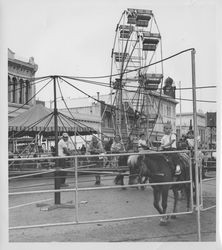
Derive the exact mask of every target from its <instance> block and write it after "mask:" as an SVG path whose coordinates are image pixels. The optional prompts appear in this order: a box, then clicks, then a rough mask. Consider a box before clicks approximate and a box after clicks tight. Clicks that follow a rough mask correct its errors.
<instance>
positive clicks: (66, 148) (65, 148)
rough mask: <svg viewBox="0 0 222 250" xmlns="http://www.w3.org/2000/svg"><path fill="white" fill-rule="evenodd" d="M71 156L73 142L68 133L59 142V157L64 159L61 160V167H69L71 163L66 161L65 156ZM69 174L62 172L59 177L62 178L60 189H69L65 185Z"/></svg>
mask: <svg viewBox="0 0 222 250" xmlns="http://www.w3.org/2000/svg"><path fill="white" fill-rule="evenodd" d="M69 155H71V142H70V139H69V135H68V134H67V133H63V134H62V138H61V139H60V140H59V143H58V156H60V157H63V158H61V159H59V167H60V168H63V169H64V168H66V167H68V166H69V162H68V160H67V159H65V158H64V157H65V156H69ZM66 175H67V173H66V172H65V171H60V172H59V176H61V178H60V187H67V186H69V185H68V184H66V183H65V181H66Z"/></svg>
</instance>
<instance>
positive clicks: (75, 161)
mask: <svg viewBox="0 0 222 250" xmlns="http://www.w3.org/2000/svg"><path fill="white" fill-rule="evenodd" d="M175 152H179V153H188V154H189V151H184V150H182V151H167V152H162V151H161V152H146V153H145V152H142V153H141V152H139V153H124V154H107V155H105V156H103V157H118V156H129V155H141V154H142V155H147V154H160V153H161V154H164V153H166V154H171V153H175ZM91 157H95V155H80V156H78V155H74V156H68V157H63V158H68V159H70V161H72V163H73V167H70V168H68V169H59V170H62V171H71V172H74V176H75V183H74V184H75V188H68V189H50V190H36V191H25V192H10V193H9V196H17V195H34V194H46V193H62V192H75V204H79V196H78V194H79V192H83V191H92V190H97V191H101V190H110V189H120V188H123V186H122V185H115V186H102V187H87V188H85V187H81V188H80V187H79V181H78V175H79V173H80V172H81V171H82V170H83V169H84V166H79V163H78V158H81V159H82V158H87V159H90V158H91ZM61 158H62V157H46V158H45V159H50V160H55V159H61ZM27 159H28V160H30V158H27ZM42 159H43V158H41V160H42ZM16 160H19V161H21V160H22V161H25V160H26V159H25V158H23V159H16ZM32 160H35V161H37V160H38V158H33V159H32ZM12 161H13V159H9V162H12ZM189 165H190V166H189V171H190V180H188V181H179V182H165V183H163V182H160V183H146V184H134V185H124V187H137V188H138V187H144V186H154V185H177V184H185V183H189V184H190V187H191V188H190V191H191V209H190V211H187V212H179V213H166V214H165V215H168V216H170V215H183V214H191V213H193V212H194V208H196V210H198V209H199V210H200V211H206V210H209V209H212V208H214V207H215V206H211V207H209V208H204V209H203V208H202V210H201V206H196V207H195V206H194V203H193V187H192V185H193V176H192V162H191V157H189ZM82 168H83V169H82ZM57 170H58V169H57ZM119 170H121V168H120V169H119ZM53 171H56V169H53V170H52V169H51V172H53ZM124 171H127V170H126V169H124ZM49 172H50V171H45V172H39V173H35V174H33V175H38V174H43V173H49ZM89 174H101V175H110V174H111V175H112V174H113V175H117V174H118V172H112V171H108V172H107V171H106V168H101V171H98V169H97V171H95V172H93V168H92V172H91V171H89ZM124 174H125V175H128V174H127V173H124ZM29 176H31V175H23V176H22V177H29ZM20 178H21V177H20ZM14 179H15V178H14ZM11 180H12V178H11ZM201 181H202V180H201ZM201 196H202V192H201ZM18 207H19V205H18ZM161 216H163V214H155V215H143V216H132V217H124V218H115V219H104V220H92V221H81V220H79V207H78V205H76V206H75V221H71V222H61V223H51V224H49V223H48V224H40V225H29V226H24V225H23V226H16V227H9V230H15V229H28V228H38V227H52V226H64V225H78V224H92V223H105V222H117V221H125V220H134V219H142V218H152V217H161Z"/></svg>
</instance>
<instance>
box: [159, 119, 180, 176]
mask: <svg viewBox="0 0 222 250" xmlns="http://www.w3.org/2000/svg"><path fill="white" fill-rule="evenodd" d="M163 131H164V136H163V137H162V139H161V146H160V147H161V149H162V150H164V151H173V150H176V135H175V134H174V133H172V126H171V124H170V123H166V124H164V127H163ZM172 156H173V157H171V158H172V160H174V159H173V158H177V157H176V155H175V154H174V155H172ZM175 160H177V159H175ZM174 165H176V169H175V173H174V174H175V175H180V174H181V169H180V165H178V164H176V163H175V162H174Z"/></svg>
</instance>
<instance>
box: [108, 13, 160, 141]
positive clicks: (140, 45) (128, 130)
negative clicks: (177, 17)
mask: <svg viewBox="0 0 222 250" xmlns="http://www.w3.org/2000/svg"><path fill="white" fill-rule="evenodd" d="M161 59H162V43H161V35H160V32H159V29H158V26H157V23H156V20H155V17H154V14H153V12H152V11H151V10H144V9H127V10H125V11H124V12H123V14H122V16H121V18H120V21H119V23H118V24H117V28H116V34H115V39H114V45H113V48H112V55H111V61H112V62H111V77H110V87H111V96H113V97H112V100H111V102H112V104H113V105H114V106H115V107H116V111H115V115H114V124H115V132H116V134H118V135H120V136H121V138H122V139H125V138H126V137H129V136H130V135H132V134H134V135H138V133H141V132H143V133H145V134H146V135H147V137H148V134H149V123H150V122H155V120H156V119H157V116H158V115H156V116H155V115H153V114H154V112H152V115H151V114H150V108H149V106H151V105H150V102H151V100H150V95H149V93H150V91H157V90H158V88H159V86H160V83H161V82H162V79H163V65H162V64H155V65H152V66H149V65H150V64H153V62H154V61H159V60H161ZM156 113H157V110H156Z"/></svg>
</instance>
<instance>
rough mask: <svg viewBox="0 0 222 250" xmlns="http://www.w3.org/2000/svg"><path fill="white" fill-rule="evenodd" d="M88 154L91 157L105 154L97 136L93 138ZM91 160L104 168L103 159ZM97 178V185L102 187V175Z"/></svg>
mask: <svg viewBox="0 0 222 250" xmlns="http://www.w3.org/2000/svg"><path fill="white" fill-rule="evenodd" d="M87 153H89V154H91V155H99V154H103V153H104V149H103V146H102V143H101V142H100V141H99V140H98V138H97V137H96V136H92V140H91V142H90V143H89V145H88V148H87ZM91 160H92V161H94V163H95V164H97V166H98V167H102V166H103V157H92V158H91ZM95 177H96V182H95V185H100V184H101V178H100V175H96V176H95Z"/></svg>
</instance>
